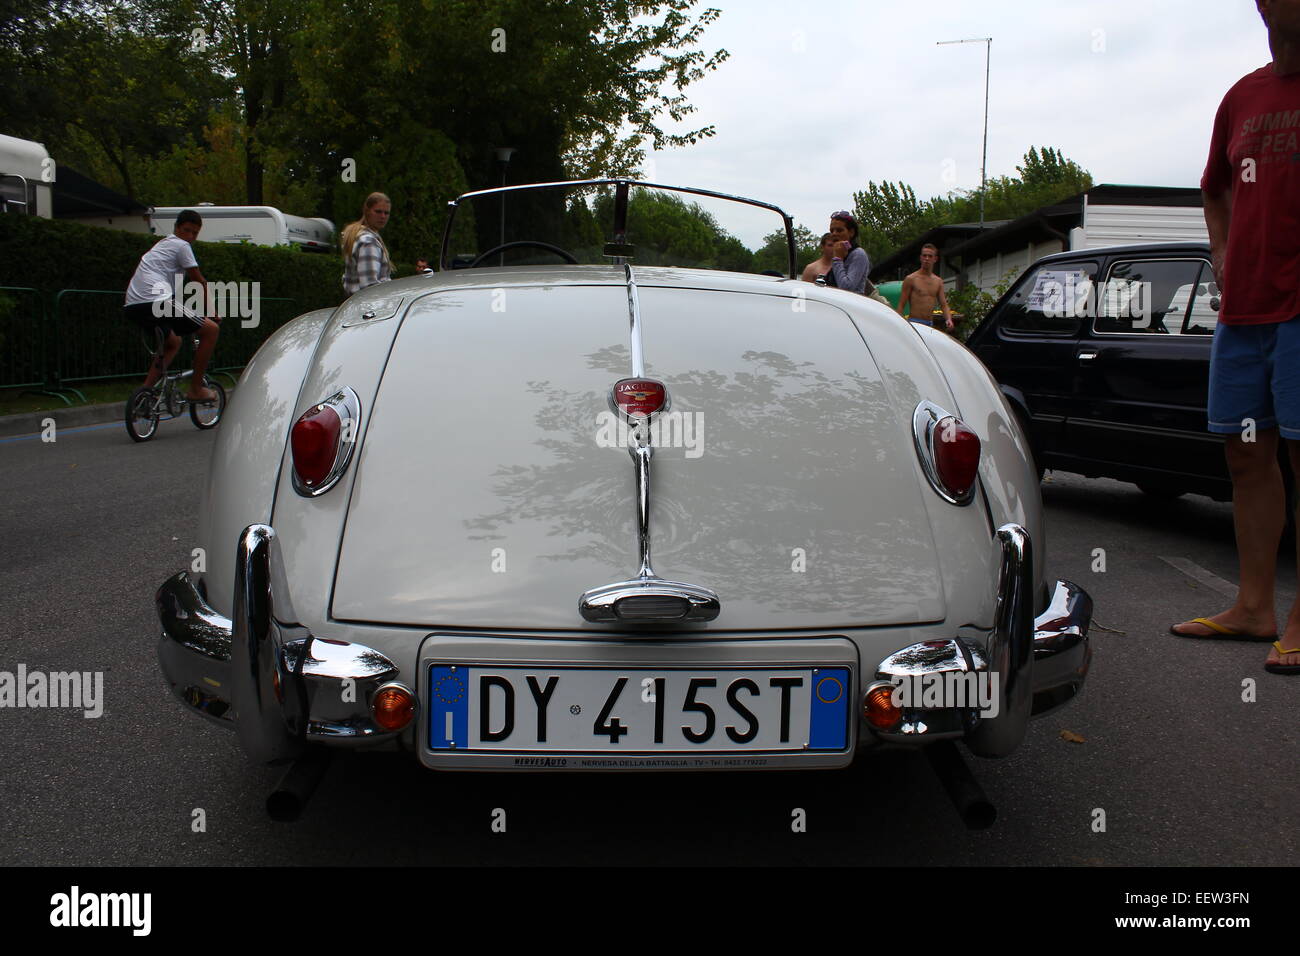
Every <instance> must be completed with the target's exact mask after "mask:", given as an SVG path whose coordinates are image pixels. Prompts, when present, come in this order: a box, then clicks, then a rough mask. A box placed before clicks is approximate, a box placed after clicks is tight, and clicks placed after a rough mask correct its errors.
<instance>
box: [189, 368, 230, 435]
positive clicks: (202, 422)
mask: <svg viewBox="0 0 1300 956" xmlns="http://www.w3.org/2000/svg"><path fill="white" fill-rule="evenodd" d="M203 384H204V385H205V386H207V387H208V388H210V389H212V390H213V391H214V392H216V393H217V397H216V400H215V401H211V402H197V403H196V402H190V421H192V422H193V423H194V427H195V428H203V429H208V428H216V427H217V422H219V421H221V413H222V412H224V411H225V410H226V390H225V389H224V388H222V387H221V385H220V384H219V383H218V382H215V381H213V380H212V379H211V378H209V377H208V376H206V375H205V376H203Z"/></svg>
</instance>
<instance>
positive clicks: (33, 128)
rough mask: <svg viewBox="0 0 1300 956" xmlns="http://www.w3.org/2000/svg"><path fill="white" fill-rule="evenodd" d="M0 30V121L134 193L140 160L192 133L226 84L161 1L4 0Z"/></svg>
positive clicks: (171, 9) (58, 156)
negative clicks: (5, 15) (0, 87)
mask: <svg viewBox="0 0 1300 956" xmlns="http://www.w3.org/2000/svg"><path fill="white" fill-rule="evenodd" d="M12 6H14V7H16V8H19V9H18V10H16V11H15V16H13V17H12V18H9V19H6V20H5V25H4V27H3V28H0V76H3V77H4V79H5V83H6V88H7V90H13V91H14V95H12V96H9V95H7V96H6V97H5V98H4V100H3V103H2V105H0V125H3V127H4V128H5V129H6V130H7V131H9V132H11V133H13V134H15V135H18V136H22V137H26V138H30V139H39V140H41V141H43V142H44V143H45V145H46V147H47V149H48V150H49V151H50V153H51V155H52V156H54V157H56V159H58V161H59V162H61V163H66V164H69V165H76V166H80V167H82V168H83V169H85V170H86V171H87V172H88V173H89V174H91V175H97V176H100V177H102V178H106V179H107V180H108V182H109V183H110V184H111V185H113V186H115V187H116V188H118V189H120V190H121V191H123V192H125V193H127V194H128V195H131V194H134V193H135V191H136V188H135V173H136V171H137V169H138V168H139V165H140V163H141V162H142V161H143V160H145V159H147V158H149V157H153V156H157V155H160V154H162V153H165V152H167V151H169V150H170V149H171V148H172V147H173V146H175V145H177V144H179V143H182V142H185V140H186V138H187V137H193V136H196V135H198V134H200V132H201V130H202V127H203V123H204V121H205V120H206V119H207V118H208V115H209V113H210V111H211V109H212V107H213V105H214V104H215V103H216V102H217V101H218V99H219V98H220V97H221V96H222V95H223V93H224V92H225V91H224V89H223V85H224V84H223V83H222V81H221V80H220V78H219V77H216V76H215V75H214V74H212V73H211V71H210V70H208V69H207V67H206V65H205V64H204V63H203V62H202V61H201V59H199V58H198V57H197V54H196V52H195V51H193V50H191V49H190V48H189V43H188V41H189V37H188V35H186V36H184V37H182V34H181V32H180V31H181V26H182V24H183V22H184V21H183V19H181V18H179V17H178V14H177V11H176V10H175V9H174V7H173V6H172V5H168V4H165V3H163V2H161V0H153V2H140V3H136V4H133V5H130V6H128V5H124V4H116V3H111V2H82V3H71V2H65V3H57V4H54V5H53V6H51V7H50V8H49V9H47V10H45V11H43V12H40V13H36V12H34V11H33V10H31V9H27V10H24V9H22V8H25V7H28V4H26V3H23V2H18V3H13V4H12Z"/></svg>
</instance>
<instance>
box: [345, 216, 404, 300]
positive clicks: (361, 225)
mask: <svg viewBox="0 0 1300 956" xmlns="http://www.w3.org/2000/svg"><path fill="white" fill-rule="evenodd" d="M392 211H393V204H392V203H391V202H389V200H388V197H387V196H385V195H384V194H383V193H371V194H370V195H369V196H367V197H366V201H365V205H363V206H362V208H361V218H360V219H359V220H358V221H356V222H350V223H348V224H347V225H346V226H344V227H343V235H342V244H343V291H344V292H346V293H347V294H348V295H352V294H353V293H354V292H360V291H361V290H362V289H364V288H366V287H367V286H372V285H375V284H376V283H379V282H387V281H388V280H389V279H391V278H392V277H393V263H392V260H391V259H389V257H388V247H387V246H385V245H384V240H383V239H381V238H379V232H380V230H382V229H383V228H384V226H386V225H388V217H389V215H390V214H391V213H392Z"/></svg>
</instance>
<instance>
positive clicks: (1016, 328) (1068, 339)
mask: <svg viewBox="0 0 1300 956" xmlns="http://www.w3.org/2000/svg"><path fill="white" fill-rule="evenodd" d="M1097 265H1098V260H1096V259H1095V258H1083V259H1077V260H1076V259H1065V260H1060V259H1054V260H1048V261H1046V262H1038V263H1035V264H1034V265H1033V266H1031V267H1030V268H1029V270H1028V271H1027V272H1026V273H1025V274H1024V275H1023V276H1021V277H1020V279H1019V280H1018V281H1017V282H1016V284H1015V285H1014V286H1012V288H1011V290H1010V291H1009V292H1008V294H1007V295H1006V296H1005V297H1004V298H1003V299H1002V300H1001V301H1000V302H999V303H998V304H997V306H995V308H994V310H993V312H992V313H991V314H990V315H989V319H988V321H987V322H985V323H984V325H983V326H982V327H981V328H980V330H979V333H978V335H976V336H973V337H972V341H971V342H970V343H969V344H970V346H971V348H972V350H973V351H974V352H975V354H976V355H978V356H979V357H980V359H981V360H983V362H984V364H985V365H987V366H988V367H989V369H990V370H991V371H992V372H993V375H994V377H995V378H996V379H997V380H998V383H999V384H1000V385H1002V386H1003V390H1004V391H1007V392H1009V393H1010V394H1011V395H1012V398H1013V404H1015V403H1017V401H1018V400H1019V399H1023V402H1024V405H1025V408H1026V410H1027V412H1028V416H1029V422H1028V426H1029V435H1030V440H1031V441H1032V443H1033V445H1034V449H1035V452H1036V454H1037V455H1038V456H1039V460H1040V462H1041V463H1042V464H1044V465H1046V466H1047V467H1051V461H1052V457H1053V455H1054V454H1055V453H1056V452H1058V451H1060V450H1061V443H1062V441H1063V439H1064V434H1065V433H1064V428H1065V422H1066V419H1067V418H1068V417H1069V415H1070V414H1071V412H1072V406H1073V403H1074V401H1075V389H1074V375H1073V370H1074V364H1075V355H1076V351H1077V349H1076V346H1077V343H1078V336H1079V327H1080V324H1081V322H1082V320H1083V313H1084V312H1085V311H1086V309H1081V308H1079V306H1078V303H1079V302H1080V301H1086V293H1087V289H1088V288H1089V287H1090V285H1091V283H1092V282H1093V281H1094V279H1095V277H1096V274H1097ZM1081 296H1083V298H1082V299H1081V298H1080V297H1081Z"/></svg>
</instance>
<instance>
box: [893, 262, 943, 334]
mask: <svg viewBox="0 0 1300 956" xmlns="http://www.w3.org/2000/svg"><path fill="white" fill-rule="evenodd" d="M938 261H939V247H938V246H935V245H932V244H930V243H928V242H927V243H926V244H925V245H923V246H922V247H921V268H919V269H917V270H916V271H915V272H913V273H912V274H911V275H910V276H908V277H907V278H906V279H904V280H903V288H902V290H901V291H900V292H899V293H898V314H899V315H902V316H906V315H907V307H908V305H909V304H910V305H911V307H912V316H911V318H912V321H913V322H919V323H921V324H922V325H933V324H934V323H933V321H932V320H931V318H930V316H932V315H933V314H934V307H935V303H936V302H938V304H939V308H941V309H943V320H944V322H945V323H947V326H948V331H949V332H951V331H952V328H953V324H952V310H951V309H949V308H948V297H947V296H945V295H944V294H943V280H942V279H940V278H939V277H938V276H937V275H935V274H934V266H935V263H936V262H938Z"/></svg>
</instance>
